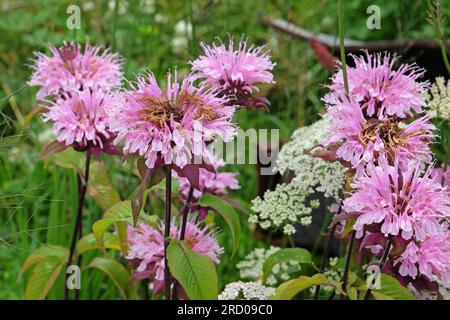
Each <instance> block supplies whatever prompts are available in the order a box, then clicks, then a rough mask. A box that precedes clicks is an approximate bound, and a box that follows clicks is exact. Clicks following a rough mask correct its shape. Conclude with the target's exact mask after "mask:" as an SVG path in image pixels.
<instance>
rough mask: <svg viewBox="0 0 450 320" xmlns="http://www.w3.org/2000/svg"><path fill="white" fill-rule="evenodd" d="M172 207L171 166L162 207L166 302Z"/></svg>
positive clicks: (167, 297) (169, 277)
mask: <svg viewBox="0 0 450 320" xmlns="http://www.w3.org/2000/svg"><path fill="white" fill-rule="evenodd" d="M171 205H172V166H169V168H168V171H167V175H166V203H165V206H164V209H165V210H164V294H165V298H166V300H170V284H171V282H172V281H171V275H170V270H169V264H168V262H167V247H168V246H169V237H170V220H171Z"/></svg>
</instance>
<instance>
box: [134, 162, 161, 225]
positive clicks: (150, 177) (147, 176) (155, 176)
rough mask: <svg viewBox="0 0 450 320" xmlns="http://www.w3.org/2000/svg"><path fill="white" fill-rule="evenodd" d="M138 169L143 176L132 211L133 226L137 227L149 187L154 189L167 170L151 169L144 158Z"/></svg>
mask: <svg viewBox="0 0 450 320" xmlns="http://www.w3.org/2000/svg"><path fill="white" fill-rule="evenodd" d="M137 168H138V172H139V175H140V176H141V183H140V185H139V186H138V188H137V189H136V191H135V192H134V193H133V195H132V196H131V209H132V213H133V225H136V223H137V220H138V218H139V213H140V212H141V210H142V207H143V206H144V205H145V200H146V198H147V197H146V194H145V191H146V190H147V189H148V188H149V187H153V186H154V185H157V184H158V183H160V182H161V180H163V179H164V177H165V176H166V170H167V168H165V167H161V168H158V169H150V168H148V167H147V165H146V164H145V159H144V158H143V157H141V158H139V159H138V161H137Z"/></svg>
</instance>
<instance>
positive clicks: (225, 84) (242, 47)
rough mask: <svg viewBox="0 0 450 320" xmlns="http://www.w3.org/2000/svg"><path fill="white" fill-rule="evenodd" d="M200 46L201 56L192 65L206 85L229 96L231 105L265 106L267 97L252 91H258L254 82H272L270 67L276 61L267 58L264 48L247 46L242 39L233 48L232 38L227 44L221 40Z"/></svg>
mask: <svg viewBox="0 0 450 320" xmlns="http://www.w3.org/2000/svg"><path fill="white" fill-rule="evenodd" d="M201 46H202V48H203V53H204V55H202V56H200V57H199V58H198V59H196V60H194V61H193V62H191V65H192V70H193V71H194V72H196V73H197V74H198V75H199V77H201V78H203V79H204V81H205V83H206V84H208V85H210V86H211V87H213V88H214V89H217V90H219V92H220V95H221V96H226V97H228V99H229V104H230V105H235V106H239V107H249V108H262V107H267V105H268V104H269V102H268V100H267V99H265V98H264V97H258V98H256V97H253V92H254V91H259V89H258V87H257V84H261V83H273V82H274V81H273V75H272V73H271V70H272V69H273V68H274V67H275V63H273V62H271V61H270V57H269V55H268V54H267V52H266V51H265V49H264V47H253V46H251V47H248V45H247V42H245V41H241V42H239V44H238V45H237V48H235V45H234V42H233V40H232V39H230V41H229V43H228V46H226V45H225V44H223V43H221V44H219V45H214V44H213V45H207V44H204V43H202V45H201Z"/></svg>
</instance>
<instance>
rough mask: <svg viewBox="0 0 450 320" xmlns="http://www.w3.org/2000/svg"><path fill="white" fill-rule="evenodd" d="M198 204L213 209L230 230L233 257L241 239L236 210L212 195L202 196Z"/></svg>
mask: <svg viewBox="0 0 450 320" xmlns="http://www.w3.org/2000/svg"><path fill="white" fill-rule="evenodd" d="M199 203H200V205H201V206H203V207H210V208H213V209H214V210H215V211H216V212H217V213H219V214H220V215H221V216H222V217H223V218H224V220H225V222H226V223H227V225H228V227H229V228H230V230H231V237H232V240H233V253H232V256H234V254H235V253H236V250H237V248H238V246H239V240H240V237H241V223H240V221H239V216H238V214H237V213H236V210H234V208H233V207H232V206H231V205H230V204H229V203H228V202H226V201H225V200H223V199H221V198H219V197H217V196H215V195H212V194H204V195H202V196H201V198H200V199H199Z"/></svg>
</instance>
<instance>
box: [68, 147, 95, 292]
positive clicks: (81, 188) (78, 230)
mask: <svg viewBox="0 0 450 320" xmlns="http://www.w3.org/2000/svg"><path fill="white" fill-rule="evenodd" d="M90 162H91V152H90V151H89V149H87V150H86V163H85V167H84V178H82V177H80V175H78V211H77V218H76V221H75V227H74V230H73V234H72V241H71V243H70V251H69V258H68V260H67V267H69V266H70V265H71V264H72V260H73V256H74V252H75V245H76V243H77V239H79V238H81V234H82V224H83V204H84V199H85V198H86V191H87V185H88V181H89V166H90ZM80 263H81V258H79V259H78V261H77V266H78V267H79V266H80ZM68 278H69V274H68V273H67V272H66V277H65V281H64V300H68V299H69V288H68V287H67V280H68ZM76 297H79V295H78V294H77V295H76Z"/></svg>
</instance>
